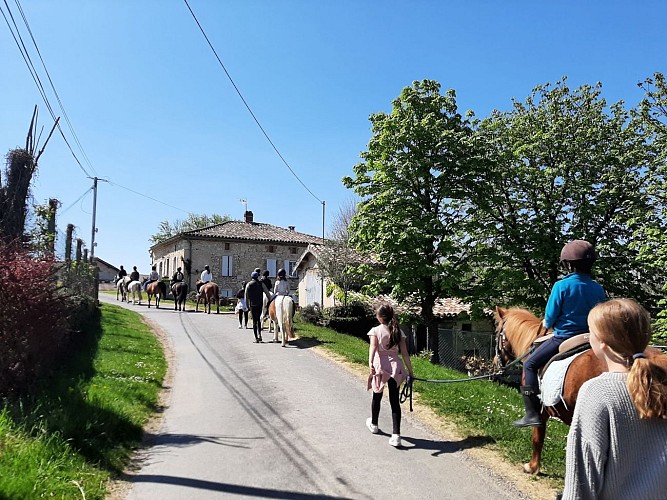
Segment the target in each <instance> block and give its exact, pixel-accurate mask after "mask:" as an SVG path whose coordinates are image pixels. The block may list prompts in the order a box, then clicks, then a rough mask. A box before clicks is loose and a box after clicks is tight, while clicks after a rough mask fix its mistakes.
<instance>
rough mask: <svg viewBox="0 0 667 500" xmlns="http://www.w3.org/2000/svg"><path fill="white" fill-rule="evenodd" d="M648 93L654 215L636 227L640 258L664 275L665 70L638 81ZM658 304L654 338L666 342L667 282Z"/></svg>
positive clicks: (643, 113)
mask: <svg viewBox="0 0 667 500" xmlns="http://www.w3.org/2000/svg"><path fill="white" fill-rule="evenodd" d="M639 86H640V87H641V88H642V89H644V91H645V97H644V99H643V100H642V102H641V103H640V105H639V111H638V119H640V120H641V121H642V124H643V126H644V127H645V129H646V131H647V133H648V134H650V137H649V141H648V142H649V146H650V148H651V154H652V156H653V158H654V161H653V162H652V164H651V165H650V168H649V169H648V182H649V188H648V189H649V194H650V196H651V202H652V204H653V208H654V216H653V217H650V218H649V217H647V218H644V219H642V221H641V226H640V228H639V229H638V231H637V234H638V237H639V239H640V241H641V244H640V245H638V248H639V251H640V258H641V259H642V261H643V262H644V263H645V264H646V265H647V266H649V267H650V268H651V269H652V271H653V272H654V273H657V274H658V275H663V274H664V273H665V269H667V195H666V194H665V193H666V192H667V82H665V76H664V75H663V74H662V73H655V74H654V75H653V77H651V78H647V79H646V80H644V81H643V82H641V83H640V84H639ZM662 292H663V295H662V297H661V299H660V301H659V304H658V309H659V310H658V312H657V315H655V316H657V318H656V322H655V329H654V330H655V333H654V341H656V342H661V343H663V344H665V343H667V299H666V298H665V295H664V294H665V292H667V286H663V288H662Z"/></svg>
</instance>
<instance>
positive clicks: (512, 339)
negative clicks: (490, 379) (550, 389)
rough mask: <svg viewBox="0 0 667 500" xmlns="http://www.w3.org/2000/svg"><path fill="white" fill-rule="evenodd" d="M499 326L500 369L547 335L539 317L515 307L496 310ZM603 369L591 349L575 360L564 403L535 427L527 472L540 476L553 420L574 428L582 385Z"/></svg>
mask: <svg viewBox="0 0 667 500" xmlns="http://www.w3.org/2000/svg"><path fill="white" fill-rule="evenodd" d="M496 324H497V325H498V326H497V327H496V334H497V335H496V339H497V344H496V345H497V348H496V359H495V360H494V361H495V363H496V364H497V365H499V366H500V367H503V366H505V365H506V364H507V363H509V362H511V361H513V360H515V359H516V358H517V357H518V356H521V355H523V354H524V353H526V352H527V351H528V349H530V346H531V345H532V344H533V342H534V341H535V339H537V338H538V337H541V336H543V335H544V334H545V333H546V332H545V330H544V328H543V327H542V326H541V325H542V321H541V320H540V319H539V318H537V317H536V316H535V315H534V314H532V313H531V312H530V311H527V310H525V309H520V308H515V307H513V308H510V309H503V308H501V307H496ZM603 370H604V367H603V365H602V363H601V362H600V361H599V360H598V359H597V358H596V357H595V354H593V351H592V350H590V349H589V350H588V351H585V352H584V353H583V354H581V355H580V356H578V357H577V358H575V359H574V361H572V364H571V365H570V367H569V369H568V370H567V374H566V375H565V382H564V384H563V397H562V401H561V402H560V403H558V404H557V405H555V406H544V407H543V408H542V413H541V415H540V417H541V419H542V425H539V426H535V427H533V456H532V458H531V460H530V462H528V463H527V464H524V465H523V471H524V472H527V473H529V474H537V473H538V472H539V471H540V459H541V457H542V447H543V446H544V438H545V436H546V431H547V421H548V420H549V417H558V418H559V419H561V420H562V421H563V422H564V423H565V424H566V425H570V424H571V423H572V415H573V413H574V406H575V404H576V402H577V395H578V394H579V389H580V388H581V385H582V384H583V383H584V382H586V381H587V380H589V379H591V378H593V377H597V376H598V375H600V374H601V373H602V372H603ZM508 425H509V423H508Z"/></svg>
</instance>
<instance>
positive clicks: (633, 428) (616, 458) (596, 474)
mask: <svg viewBox="0 0 667 500" xmlns="http://www.w3.org/2000/svg"><path fill="white" fill-rule="evenodd" d="M627 378H628V375H627V373H603V374H602V375H600V376H599V377H596V378H594V379H591V380H589V381H588V382H586V383H585V384H584V385H583V386H582V387H581V390H580V392H579V396H578V397H577V406H576V408H575V410H574V418H573V420H572V426H571V427H570V433H569V434H568V436H567V459H566V469H565V491H564V492H563V499H571V500H573V499H576V500H588V499H621V498H623V499H625V498H632V499H642V500H644V499H646V500H648V499H655V500H658V499H660V500H664V499H667V420H665V419H651V420H642V419H640V418H639V415H638V414H637V410H636V409H635V406H634V404H633V403H632V400H631V399H630V394H629V393H628V389H627V386H626V381H627Z"/></svg>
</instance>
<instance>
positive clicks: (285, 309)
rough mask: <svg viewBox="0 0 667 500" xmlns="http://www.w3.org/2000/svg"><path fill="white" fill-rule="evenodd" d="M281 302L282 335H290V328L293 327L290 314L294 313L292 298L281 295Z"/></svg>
mask: <svg viewBox="0 0 667 500" xmlns="http://www.w3.org/2000/svg"><path fill="white" fill-rule="evenodd" d="M281 303H282V307H281V309H282V311H281V312H282V320H283V335H288V336H291V335H292V330H293V329H294V325H293V324H292V314H293V313H294V301H292V298H291V297H289V296H287V295H283V296H282V298H281Z"/></svg>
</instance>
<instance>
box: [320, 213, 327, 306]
mask: <svg viewBox="0 0 667 500" xmlns="http://www.w3.org/2000/svg"><path fill="white" fill-rule="evenodd" d="M326 204H327V202H326V201H324V200H323V201H322V248H324V210H325V207H326ZM320 279H321V280H322V302H320V307H321V308H322V310H324V275H323V274H322V275H321V276H320Z"/></svg>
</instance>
